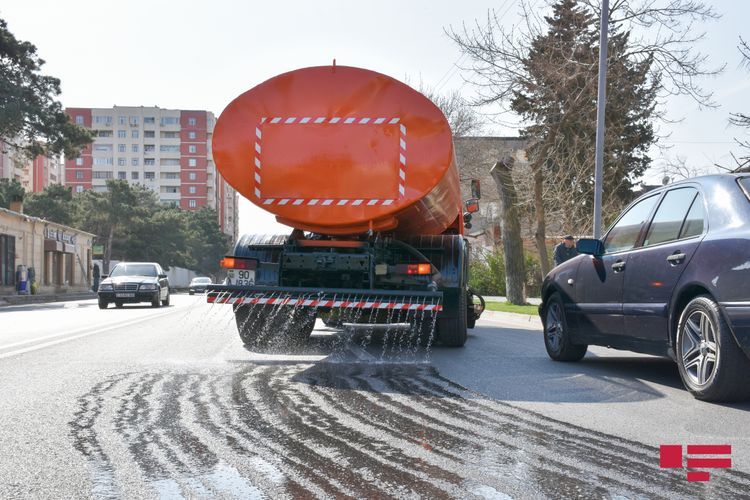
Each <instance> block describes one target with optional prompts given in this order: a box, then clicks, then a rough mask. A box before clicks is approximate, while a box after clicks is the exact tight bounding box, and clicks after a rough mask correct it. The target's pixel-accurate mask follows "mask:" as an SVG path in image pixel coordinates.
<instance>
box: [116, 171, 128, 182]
mask: <svg viewBox="0 0 750 500" xmlns="http://www.w3.org/2000/svg"><path fill="white" fill-rule="evenodd" d="M117 178H118V179H122V180H125V179H127V178H128V176H127V174H126V173H125V172H117Z"/></svg>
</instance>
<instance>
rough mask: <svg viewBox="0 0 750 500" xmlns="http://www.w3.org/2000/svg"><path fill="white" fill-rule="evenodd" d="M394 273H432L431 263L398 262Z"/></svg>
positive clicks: (417, 274) (419, 274)
mask: <svg viewBox="0 0 750 500" xmlns="http://www.w3.org/2000/svg"><path fill="white" fill-rule="evenodd" d="M396 274H408V275H412V276H425V275H429V274H432V265H431V264H429V263H422V264H399V265H397V266H396Z"/></svg>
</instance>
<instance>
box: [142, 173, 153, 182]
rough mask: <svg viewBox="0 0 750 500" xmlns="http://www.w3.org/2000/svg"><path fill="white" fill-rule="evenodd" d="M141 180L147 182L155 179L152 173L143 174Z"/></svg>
mask: <svg viewBox="0 0 750 500" xmlns="http://www.w3.org/2000/svg"><path fill="white" fill-rule="evenodd" d="M143 178H144V179H146V180H149V181H152V180H154V179H156V175H155V174H154V172H143Z"/></svg>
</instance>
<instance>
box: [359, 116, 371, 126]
mask: <svg viewBox="0 0 750 500" xmlns="http://www.w3.org/2000/svg"><path fill="white" fill-rule="evenodd" d="M369 121H370V119H369V118H362V119H361V120H360V121H359V123H361V124H362V125H364V124H365V123H367V122H369Z"/></svg>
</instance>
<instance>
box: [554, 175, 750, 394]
mask: <svg viewBox="0 0 750 500" xmlns="http://www.w3.org/2000/svg"><path fill="white" fill-rule="evenodd" d="M577 248H578V251H579V252H580V253H581V255H579V256H577V257H575V258H573V259H571V260H569V261H567V262H565V263H563V264H561V265H559V266H557V267H555V268H554V269H553V270H552V271H550V273H549V274H548V275H547V276H546V277H545V280H544V283H543V285H542V298H543V302H542V304H541V306H540V308H539V313H540V315H541V317H542V321H543V323H544V343H545V346H546V348H547V353H548V354H549V356H550V357H551V358H552V359H554V360H558V361H577V360H580V359H581V358H583V356H584V355H585V353H586V349H587V346H588V345H592V344H593V345H601V346H608V347H613V348H615V349H625V350H631V351H636V352H641V353H647V354H654V355H662V356H669V357H671V358H672V359H673V360H675V361H676V362H677V365H678V367H679V373H680V377H681V378H682V381H683V383H684V385H685V387H686V388H687V389H688V390H689V391H690V392H691V393H692V394H693V395H694V396H695V397H696V398H698V399H703V400H708V401H731V400H742V399H745V398H748V397H750V383H748V381H749V380H750V359H749V358H748V356H750V175H748V174H723V175H712V176H705V177H698V178H695V179H690V180H687V181H683V182H679V183H675V184H672V185H669V186H666V187H663V188H660V189H657V190H654V191H650V192H648V193H646V194H644V195H642V196H641V197H640V198H638V199H637V200H636V201H634V202H633V203H632V204H631V205H630V206H629V207H628V208H627V209H626V210H625V211H624V212H623V213H622V214H621V215H620V217H619V218H618V219H617V220H616V221H615V223H614V224H613V225H612V227H610V228H609V230H608V231H607V233H606V234H605V235H604V237H603V238H602V239H601V240H594V239H581V240H579V241H578V245H577Z"/></svg>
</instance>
